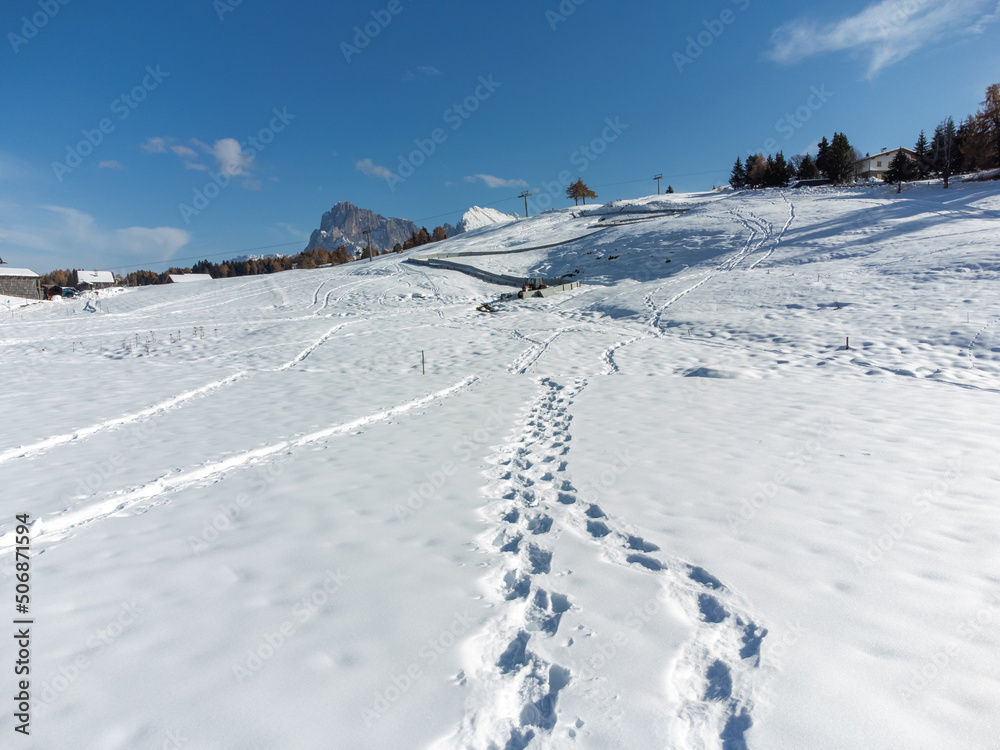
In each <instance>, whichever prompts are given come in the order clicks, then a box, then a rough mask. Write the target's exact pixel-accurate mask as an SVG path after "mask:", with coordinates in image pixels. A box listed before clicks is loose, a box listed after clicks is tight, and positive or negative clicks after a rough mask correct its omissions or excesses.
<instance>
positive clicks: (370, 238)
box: [361, 227, 375, 263]
mask: <svg viewBox="0 0 1000 750" xmlns="http://www.w3.org/2000/svg"><path fill="white" fill-rule="evenodd" d="M361 234H364V235H366V236H367V237H368V262H369V263H374V262H375V258H374V257H372V230H371V227H368V229H366V230H365V231H363V232H362V233H361Z"/></svg>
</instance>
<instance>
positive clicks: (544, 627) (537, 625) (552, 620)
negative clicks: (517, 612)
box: [527, 589, 569, 635]
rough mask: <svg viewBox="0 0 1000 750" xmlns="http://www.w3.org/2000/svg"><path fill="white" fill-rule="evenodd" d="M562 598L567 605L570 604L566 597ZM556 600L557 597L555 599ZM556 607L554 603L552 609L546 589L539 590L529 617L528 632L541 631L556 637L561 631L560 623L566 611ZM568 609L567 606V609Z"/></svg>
mask: <svg viewBox="0 0 1000 750" xmlns="http://www.w3.org/2000/svg"><path fill="white" fill-rule="evenodd" d="M561 598H562V599H563V600H565V603H566V604H567V605H568V604H569V601H568V600H566V598H565V597H561ZM554 599H555V597H553V600H554ZM554 605H555V602H554V601H553V602H552V605H551V607H550V603H549V595H548V592H546V591H545V589H538V591H536V592H535V598H534V601H533V602H532V606H531V609H530V610H529V611H528V615H527V620H528V630H540V631H542V632H543V633H548V634H549V635H555V634H556V633H557V632H558V630H559V622H560V621H561V620H562V616H563V612H565V611H566V610H565V609H557V608H556V607H555V606H554ZM568 608H569V607H568V606H567V607H566V609H568Z"/></svg>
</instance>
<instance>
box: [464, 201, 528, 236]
mask: <svg viewBox="0 0 1000 750" xmlns="http://www.w3.org/2000/svg"><path fill="white" fill-rule="evenodd" d="M519 218H520V217H519V216H517V215H515V214H505V213H503V211H497V210H496V209H495V208H482V207H480V206H473V207H472V208H470V209H469V210H468V211H466V212H465V213H464V214H462V220H461V221H459V222H458V231H459V233H462V232H472V231H474V230H476V229H482V228H483V227H492V226H494V225H495V224H508V223H510V222H512V221H517V220H518V219H519Z"/></svg>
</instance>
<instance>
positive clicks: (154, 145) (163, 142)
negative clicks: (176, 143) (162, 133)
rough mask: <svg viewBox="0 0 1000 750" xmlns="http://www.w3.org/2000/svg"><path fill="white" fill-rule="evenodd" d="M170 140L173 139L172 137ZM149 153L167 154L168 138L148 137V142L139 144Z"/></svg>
mask: <svg viewBox="0 0 1000 750" xmlns="http://www.w3.org/2000/svg"><path fill="white" fill-rule="evenodd" d="M170 140H173V139H172V138H171V139H170ZM139 148H141V149H142V150H143V151H145V152H146V153H147V154H165V153H167V139H166V138H147V139H146V142H145V143H143V144H142V145H140V146H139Z"/></svg>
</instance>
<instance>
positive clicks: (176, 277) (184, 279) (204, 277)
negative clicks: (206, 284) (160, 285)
mask: <svg viewBox="0 0 1000 750" xmlns="http://www.w3.org/2000/svg"><path fill="white" fill-rule="evenodd" d="M168 278H169V279H170V281H171V282H172V283H174V284H186V283H189V282H191V281H211V280H212V277H211V275H210V274H207V273H183V274H176V273H172V274H169V275H168Z"/></svg>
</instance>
